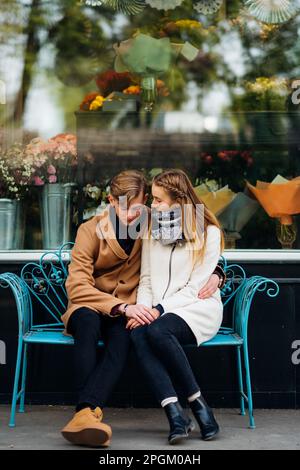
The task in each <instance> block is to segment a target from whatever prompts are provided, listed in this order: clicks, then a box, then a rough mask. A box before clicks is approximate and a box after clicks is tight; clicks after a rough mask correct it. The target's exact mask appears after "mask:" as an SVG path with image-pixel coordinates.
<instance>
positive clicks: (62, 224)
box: [40, 183, 74, 249]
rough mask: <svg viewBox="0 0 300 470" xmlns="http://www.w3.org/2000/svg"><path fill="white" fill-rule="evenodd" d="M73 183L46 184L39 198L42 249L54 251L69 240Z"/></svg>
mask: <svg viewBox="0 0 300 470" xmlns="http://www.w3.org/2000/svg"><path fill="white" fill-rule="evenodd" d="M73 186H74V183H66V184H63V183H53V184H51V183H47V184H45V185H44V186H43V189H42V194H41V198H40V208H41V226H42V240H43V248H44V249H56V248H58V247H59V246H60V245H62V244H63V243H66V242H68V241H70V239H71V195H72V187H73Z"/></svg>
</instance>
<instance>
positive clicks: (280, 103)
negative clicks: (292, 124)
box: [232, 77, 289, 143]
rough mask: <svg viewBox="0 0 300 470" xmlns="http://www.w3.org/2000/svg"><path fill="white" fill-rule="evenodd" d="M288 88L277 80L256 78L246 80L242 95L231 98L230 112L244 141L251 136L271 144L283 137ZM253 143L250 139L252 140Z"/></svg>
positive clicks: (284, 81) (286, 130) (285, 125)
mask: <svg viewBox="0 0 300 470" xmlns="http://www.w3.org/2000/svg"><path fill="white" fill-rule="evenodd" d="M287 98H288V85H287V81H286V80H285V79H281V78H278V77H271V78H267V77H258V78H256V80H255V81H246V82H244V84H243V90H242V91H241V93H235V94H234V95H233V104H232V109H233V111H234V116H235V118H236V119H235V122H236V124H237V126H238V127H239V130H240V132H241V134H242V135H241V138H242V139H243V138H244V137H246V140H247V135H248V134H249V132H250V134H252V137H253V135H254V137H255V140H256V141H257V142H262V143H270V142H273V140H274V137H276V138H278V139H280V138H281V137H284V138H286V134H287V133H288V130H289V120H288V119H287ZM252 140H253V139H252Z"/></svg>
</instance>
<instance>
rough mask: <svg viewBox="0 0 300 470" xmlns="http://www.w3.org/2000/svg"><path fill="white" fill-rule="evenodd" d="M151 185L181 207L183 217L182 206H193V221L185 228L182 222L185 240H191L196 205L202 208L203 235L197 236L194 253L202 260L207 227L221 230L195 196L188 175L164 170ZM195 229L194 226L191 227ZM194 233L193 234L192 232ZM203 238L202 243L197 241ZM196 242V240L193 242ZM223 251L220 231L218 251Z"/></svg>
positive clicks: (174, 170)
mask: <svg viewBox="0 0 300 470" xmlns="http://www.w3.org/2000/svg"><path fill="white" fill-rule="evenodd" d="M152 183H153V184H155V185H156V186H160V187H161V188H163V189H164V190H165V191H166V192H167V194H168V195H169V197H170V198H171V199H172V200H173V201H174V202H177V203H179V204H180V205H181V207H182V210H183V212H182V214H183V217H184V205H185V204H190V205H192V206H193V221H191V220H189V221H188V226H186V221H184V233H185V236H186V238H187V239H189V240H191V238H190V233H191V227H190V225H191V224H194V225H195V218H196V208H197V205H202V206H203V207H204V211H203V215H204V224H203V229H204V230H203V233H202V234H201V235H199V234H198V235H197V238H198V243H200V245H201V248H198V249H196V251H198V252H200V257H201V258H202V257H203V255H204V251H205V244H206V237H207V226H208V225H215V226H217V227H218V228H220V229H221V227H220V223H219V221H218V220H217V218H216V217H215V215H214V214H213V213H212V212H211V211H210V210H209V209H208V208H207V207H206V205H205V204H204V202H203V201H202V200H201V199H200V198H199V197H198V196H197V194H196V192H195V190H194V188H193V185H192V183H191V181H190V179H189V177H188V175H187V174H186V173H185V172H184V171H183V170H180V169H170V170H164V171H162V172H161V173H159V174H158V175H156V176H155V177H154V178H153V181H152ZM193 228H194V229H195V226H194V227H193ZM194 233H195V232H194ZM202 237H204V240H203V241H204V243H203V242H202V241H201V240H199V239H201V238H202ZM193 241H194V242H196V240H193ZM223 249H224V236H223V233H222V230H221V247H220V251H221V252H222V251H223Z"/></svg>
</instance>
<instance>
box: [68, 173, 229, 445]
mask: <svg viewBox="0 0 300 470" xmlns="http://www.w3.org/2000/svg"><path fill="white" fill-rule="evenodd" d="M147 187H148V186H147V181H146V180H145V177H144V175H143V174H142V173H141V172H139V171H131V170H129V171H123V172H122V173H120V174H119V175H117V176H115V177H114V178H113V179H112V181H111V185H110V194H109V196H108V199H109V204H108V206H107V208H106V209H105V210H104V211H103V212H102V213H101V214H100V215H97V216H95V217H93V218H92V219H90V220H89V221H87V222H85V223H83V224H82V225H81V226H80V227H79V229H78V232H77V236H76V240H75V245H74V248H73V250H72V256H71V263H70V265H69V275H68V278H67V281H66V289H67V293H68V299H69V303H68V308H67V311H66V312H65V314H64V315H63V317H62V319H63V322H64V324H65V327H66V334H70V335H72V336H73V337H74V342H75V346H74V353H73V354H74V360H75V370H76V388H77V393H78V400H77V406H76V412H75V415H74V417H73V418H72V419H71V421H70V422H69V423H68V424H67V425H66V426H65V427H64V429H63V430H62V435H63V436H64V438H66V439H67V440H68V441H70V442H71V443H73V444H77V445H87V446H95V447H96V446H104V447H107V446H109V444H110V441H111V438H112V430H111V427H110V426H109V424H106V423H104V422H103V420H102V419H103V411H102V410H103V408H104V407H105V405H106V403H107V401H108V399H109V397H110V395H111V393H112V391H113V389H114V387H115V385H116V383H117V382H118V379H119V378H120V375H121V373H122V371H123V368H124V366H125V363H126V360H127V357H128V352H129V348H130V345H131V344H133V347H134V349H135V351H136V356H137V358H138V360H139V364H140V366H141V368H142V370H143V371H144V373H145V376H146V378H147V380H148V383H149V388H150V389H151V390H152V392H153V394H154V396H155V397H156V399H157V400H158V402H159V403H160V404H161V406H162V408H163V409H164V411H165V413H166V416H167V418H168V421H169V425H170V432H169V437H168V441H169V443H170V444H175V443H176V442H178V441H180V440H182V439H184V438H188V436H189V432H190V431H191V430H192V429H193V428H194V424H193V421H192V420H191V418H190V417H189V416H188V414H187V412H186V410H184V409H183V408H182V407H181V405H180V403H179V401H178V395H177V392H176V390H175V388H174V383H175V382H176V383H178V384H180V387H181V388H182V390H183V391H184V394H185V396H186V399H187V401H188V403H189V405H190V408H191V411H192V414H193V415H194V417H195V419H196V421H197V423H198V425H199V428H200V436H201V438H202V439H204V440H208V439H211V438H213V437H214V436H215V435H216V434H217V433H218V431H219V426H218V424H217V422H216V420H215V417H214V415H213V412H212V410H211V408H210V407H209V406H208V405H207V403H206V402H205V400H204V398H203V396H202V394H201V391H200V388H199V385H198V384H197V381H196V379H195V376H194V374H193V371H192V369H191V366H190V364H189V361H188V359H187V356H186V354H185V352H184V349H183V347H182V346H184V345H187V344H195V345H198V346H199V345H200V344H201V343H203V342H205V341H208V340H209V339H211V338H212V337H214V336H215V335H216V334H217V332H218V330H219V328H220V326H221V323H222V317H223V304H222V301H221V295H220V288H221V287H222V286H223V285H224V282H225V274H224V272H223V271H222V268H221V267H220V266H218V264H217V263H218V260H219V257H220V254H221V252H222V250H223V247H224V240H223V234H222V231H221V229H220V225H219V223H218V221H217V219H216V217H215V216H214V215H213V214H212V213H211V212H210V211H209V210H208V209H207V208H206V207H205V205H204V204H203V203H202V201H201V200H200V199H199V198H198V196H197V195H196V193H195V191H194V189H193V186H192V184H191V182H190V180H189V178H188V176H187V175H186V174H185V173H184V172H183V171H181V170H168V171H163V172H162V173H160V174H159V175H157V176H155V178H154V179H153V181H152V186H151V192H152V203H151V210H150V209H149V208H148V207H146V205H145V204H146V201H147V198H148V190H147ZM100 337H101V339H102V340H103V341H104V344H105V350H104V356H103V358H102V360H101V361H98V360H97V354H96V353H97V343H98V341H99V339H100Z"/></svg>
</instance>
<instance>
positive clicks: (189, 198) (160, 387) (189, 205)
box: [127, 170, 224, 444]
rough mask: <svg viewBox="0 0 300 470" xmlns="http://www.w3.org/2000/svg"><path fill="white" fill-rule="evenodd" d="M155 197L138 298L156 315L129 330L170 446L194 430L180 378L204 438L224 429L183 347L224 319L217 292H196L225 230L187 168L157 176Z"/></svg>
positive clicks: (129, 325)
mask: <svg viewBox="0 0 300 470" xmlns="http://www.w3.org/2000/svg"><path fill="white" fill-rule="evenodd" d="M152 196H153V203H152V216H151V231H150V233H149V237H148V238H147V239H144V240H143V247H142V264H141V277H140V283H139V287H138V292H137V303H140V304H143V305H145V306H147V307H149V308H150V309H152V310H151V312H152V313H153V315H155V317H156V319H155V320H154V321H153V322H152V323H151V324H149V325H142V326H141V325H140V323H139V322H138V321H136V320H134V319H131V320H129V322H128V323H127V328H130V329H132V330H133V331H132V335H131V337H132V340H133V343H134V346H135V350H136V353H137V356H138V358H139V361H140V363H141V365H142V367H143V370H144V371H145V373H146V376H147V377H148V379H149V384H150V385H151V387H152V389H153V391H154V394H155V396H156V398H157V400H158V401H159V402H160V403H161V405H162V407H163V408H164V410H165V412H166V415H167V418H168V420H169V424H170V434H169V443H170V444H174V443H175V442H177V441H178V440H180V439H182V438H184V437H187V436H188V433H189V431H191V430H192V429H193V423H192V421H191V419H189V418H188V417H187V415H185V413H184V411H183V409H182V408H181V406H180V404H179V402H178V397H177V393H176V391H175V388H174V383H173V381H175V380H176V381H177V383H178V384H179V385H180V386H181V388H182V389H183V390H184V393H185V395H186V397H187V399H188V402H189V404H190V407H191V410H192V412H193V414H194V416H195V418H196V420H197V422H198V424H199V426H200V431H201V435H202V438H203V439H204V440H208V439H211V438H212V437H214V436H215V435H216V434H217V433H218V431H219V426H218V424H217V422H216V420H215V418H214V415H213V412H212V410H211V408H210V407H209V406H208V405H207V403H206V402H205V400H204V398H203V396H202V394H201V392H200V388H199V385H198V383H197V381H196V379H195V376H194V374H193V371H192V369H191V367H190V364H189V361H188V359H187V357H186V354H185V352H184V350H183V348H182V346H183V345H185V344H193V343H194V344H195V345H196V344H197V345H200V344H201V343H203V342H205V341H207V340H209V339H211V338H212V337H213V336H215V334H216V333H217V332H218V330H219V328H220V325H221V323H222V317H223V304H222V301H221V296H220V289H217V290H216V291H215V292H214V293H213V294H212V295H211V296H210V297H209V298H206V299H199V298H198V297H197V292H198V291H199V289H201V288H202V287H203V286H204V285H205V284H206V282H207V280H208V279H209V277H210V276H211V274H212V273H213V271H214V270H215V268H216V265H217V263H218V259H219V257H220V253H221V252H222V250H223V247H224V241H223V235H222V232H221V229H220V226H219V223H218V221H217V219H216V218H215V216H214V215H213V214H212V213H211V212H210V211H209V210H208V209H207V208H206V207H205V206H204V205H203V203H202V202H201V200H200V199H199V198H198V197H197V195H196V193H195V191H194V189H193V186H192V184H191V182H190V180H189V178H188V176H187V175H186V174H185V173H184V172H183V171H181V170H168V171H164V172H162V173H161V174H159V175H158V176H156V177H155V178H154V180H153V184H152ZM201 215H202V217H201Z"/></svg>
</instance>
